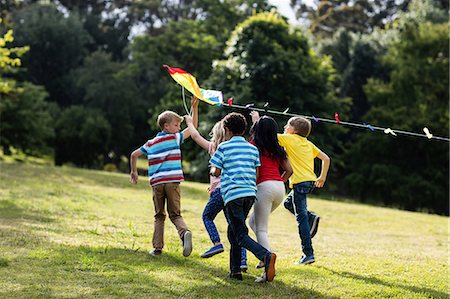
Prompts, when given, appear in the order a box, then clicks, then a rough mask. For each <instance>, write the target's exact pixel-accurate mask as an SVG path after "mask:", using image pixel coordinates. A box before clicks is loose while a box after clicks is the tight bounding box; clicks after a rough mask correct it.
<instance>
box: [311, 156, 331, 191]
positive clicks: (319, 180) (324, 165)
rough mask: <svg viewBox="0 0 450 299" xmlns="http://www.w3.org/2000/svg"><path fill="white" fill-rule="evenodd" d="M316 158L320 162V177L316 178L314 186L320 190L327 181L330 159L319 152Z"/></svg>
mask: <svg viewBox="0 0 450 299" xmlns="http://www.w3.org/2000/svg"><path fill="white" fill-rule="evenodd" d="M317 158H319V159H320V160H322V170H321V171H320V176H319V177H318V178H317V180H316V183H315V186H316V187H317V188H322V187H323V185H324V184H325V181H326V180H327V174H328V169H329V168H330V157H328V155H327V154H325V153H324V152H322V151H319V154H318V155H317Z"/></svg>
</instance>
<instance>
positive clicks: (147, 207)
mask: <svg viewBox="0 0 450 299" xmlns="http://www.w3.org/2000/svg"><path fill="white" fill-rule="evenodd" d="M0 177H1V179H0V298H17V297H23V298H38V297H39V298H40V297H44V298H48V297H57V298H88V297H133V298H136V297H137V298H143V297H148V298H167V297H183V298H205V297H206V298H255V297H260V298H448V297H449V292H448V291H449V289H448V287H449V285H448V283H449V273H448V264H447V260H448V247H447V246H448V235H447V229H448V222H447V218H446V217H441V216H435V215H427V214H421V213H411V212H405V211H399V210H394V209H386V208H378V207H372V206H367V205H360V204H350V203H343V202H334V201H325V200H321V199H319V198H314V197H312V198H311V199H310V200H309V207H310V209H311V210H313V211H315V212H317V213H318V214H320V216H321V217H322V219H321V223H320V228H319V232H318V234H317V236H316V237H315V238H314V239H313V245H314V248H315V253H316V259H317V261H316V263H315V264H312V265H309V266H298V265H294V262H295V261H296V260H297V259H298V258H299V257H300V255H301V252H300V249H299V244H300V241H299V237H298V234H297V228H296V223H295V219H294V218H293V216H291V215H290V214H289V213H288V212H287V211H286V210H284V208H281V207H280V208H279V209H278V210H276V211H275V212H274V213H273V214H272V216H271V219H270V227H269V229H270V236H269V238H270V240H271V244H272V247H273V249H274V250H275V251H276V252H277V253H278V257H279V258H278V260H277V276H276V278H275V281H274V282H273V283H270V284H257V283H255V282H254V279H255V278H257V277H258V276H259V274H260V272H261V271H260V270H256V269H254V267H253V266H254V265H255V264H256V263H257V260H256V258H255V257H254V256H252V255H251V254H250V255H249V265H250V266H251V267H250V269H249V273H248V274H246V275H244V281H242V282H238V281H234V280H233V281H230V280H228V279H226V278H225V277H226V275H227V273H228V249H229V244H228V241H227V240H226V223H225V219H224V217H223V215H222V214H219V216H218V218H217V225H218V227H219V230H220V232H221V235H222V238H223V241H224V244H225V246H226V251H225V253H223V254H221V255H218V256H215V257H213V258H211V259H201V258H200V257H199V255H200V254H201V253H202V252H203V251H204V250H205V249H207V248H209V246H210V241H209V239H208V236H207V233H206V231H205V229H204V227H203V223H202V220H201V213H202V210H203V207H204V206H205V203H206V201H207V198H208V196H207V193H206V188H207V185H205V184H199V183H189V182H185V183H183V184H182V215H183V216H184V218H185V220H186V222H187V223H188V225H189V226H190V228H191V230H192V232H193V236H194V238H193V240H194V251H193V253H192V255H191V256H190V257H188V258H184V257H183V256H182V254H181V244H180V240H179V238H178V236H177V233H176V230H175V228H174V226H173V225H172V223H171V222H170V221H169V220H168V219H167V221H166V236H165V239H166V247H165V251H164V254H163V256H161V257H158V258H155V257H152V256H149V255H148V253H147V252H148V250H150V249H151V248H152V246H151V236H152V231H153V205H152V200H151V189H150V188H149V187H148V186H147V183H146V178H145V177H141V181H140V182H139V184H138V185H137V186H136V185H131V184H129V182H128V176H127V175H124V174H115V173H106V172H97V171H88V170H82V169H76V168H69V167H63V168H58V167H52V166H42V165H41V166H38V165H27V164H18V163H12V164H11V163H6V164H5V163H2V164H0ZM252 235H253V234H252Z"/></svg>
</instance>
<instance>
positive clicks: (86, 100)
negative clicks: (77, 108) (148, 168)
mask: <svg viewBox="0 0 450 299" xmlns="http://www.w3.org/2000/svg"><path fill="white" fill-rule="evenodd" d="M124 67H125V65H124V64H123V63H119V62H114V61H112V59H111V55H110V54H107V53H104V52H94V53H92V54H91V55H89V56H88V57H86V59H85V60H84V63H83V66H82V67H80V68H78V69H77V70H76V71H75V72H74V73H73V74H72V76H73V77H74V78H76V80H77V81H76V86H77V87H78V89H79V90H80V91H81V92H82V93H83V96H82V102H81V103H82V104H83V107H87V108H93V109H96V110H98V111H102V115H103V116H104V117H105V119H106V120H107V121H108V124H109V126H110V128H111V132H113V134H114V138H113V139H111V140H110V142H105V145H106V150H107V152H104V155H105V156H106V154H107V153H109V155H110V156H111V157H112V161H114V162H118V161H120V157H121V156H123V155H125V156H128V153H129V151H130V148H131V147H132V146H133V144H136V143H139V144H140V143H143V142H144V141H143V140H139V137H140V138H143V137H144V136H145V135H144V134H145V128H146V127H147V124H146V120H147V114H146V112H147V109H148V108H149V106H148V104H146V103H145V101H143V100H142V98H140V97H139V96H138V93H137V87H136V84H135V82H134V81H133V80H132V79H131V78H130V77H129V76H128V75H127V74H126V72H124V71H122V69H123V68H124Z"/></svg>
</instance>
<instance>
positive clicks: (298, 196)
mask: <svg viewBox="0 0 450 299" xmlns="http://www.w3.org/2000/svg"><path fill="white" fill-rule="evenodd" d="M313 189H314V182H313V181H308V182H302V183H299V184H295V185H294V196H293V198H292V210H291V209H289V207H288V206H289V197H288V198H287V200H286V202H285V207H286V208H287V209H288V210H290V211H291V212H292V211H293V213H294V215H295V219H296V220H297V225H298V233H299V235H300V240H301V242H302V250H303V254H304V255H306V256H311V255H314V250H313V248H312V242H311V234H310V227H309V221H308V217H309V215H308V213H309V212H308V207H307V204H306V195H307V194H308V193H310V192H311V191H312V190H313Z"/></svg>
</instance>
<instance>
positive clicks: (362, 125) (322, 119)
mask: <svg viewBox="0 0 450 299" xmlns="http://www.w3.org/2000/svg"><path fill="white" fill-rule="evenodd" d="M222 105H223V106H225V107H231V108H232V107H235V108H239V109H245V110H248V109H250V110H255V111H260V112H266V113H272V114H277V115H284V116H300V117H304V118H307V119H312V120H315V121H322V122H328V123H336V120H334V119H327V118H320V117H314V116H306V115H300V114H294V113H287V111H285V112H280V111H276V110H268V109H261V108H257V107H251V108H248V107H246V106H240V105H236V104H232V105H229V104H226V103H223V104H222ZM340 124H341V125H346V126H350V127H357V128H362V129H363V128H364V129H367V128H368V126H367V124H358V123H352V122H347V121H340ZM371 127H372V129H374V130H380V131H384V130H386V129H388V128H382V127H378V126H371ZM392 131H393V132H395V133H400V134H403V135H409V136H416V137H427V136H426V135H424V134H419V133H415V132H409V131H403V130H397V129H395V130H394V129H392ZM430 139H435V140H440V141H446V142H450V138H448V137H439V136H432V137H431V138H430Z"/></svg>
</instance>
